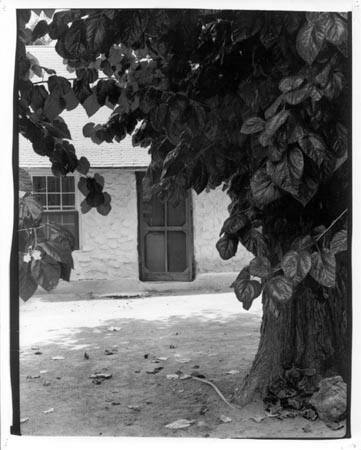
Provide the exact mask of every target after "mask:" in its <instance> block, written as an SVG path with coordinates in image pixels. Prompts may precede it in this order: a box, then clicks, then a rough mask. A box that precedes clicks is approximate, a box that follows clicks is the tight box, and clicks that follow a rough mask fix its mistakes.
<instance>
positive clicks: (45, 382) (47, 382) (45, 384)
mask: <svg viewBox="0 0 361 450" xmlns="http://www.w3.org/2000/svg"><path fill="white" fill-rule="evenodd" d="M50 385H51V383H50V381H45V380H44V382H43V386H50Z"/></svg>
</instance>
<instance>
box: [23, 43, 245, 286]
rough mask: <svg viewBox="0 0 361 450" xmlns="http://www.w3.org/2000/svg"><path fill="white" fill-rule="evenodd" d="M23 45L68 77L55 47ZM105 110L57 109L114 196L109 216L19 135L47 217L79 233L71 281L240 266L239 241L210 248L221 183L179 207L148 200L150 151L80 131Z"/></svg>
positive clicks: (218, 222)
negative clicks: (228, 249) (223, 254)
mask: <svg viewBox="0 0 361 450" xmlns="http://www.w3.org/2000/svg"><path fill="white" fill-rule="evenodd" d="M28 51H29V52H30V53H31V54H33V55H34V56H35V57H37V58H38V59H39V61H40V64H41V65H42V66H45V67H47V66H48V67H51V68H54V69H55V70H56V71H57V75H61V76H65V77H67V78H70V77H71V76H72V74H71V73H69V72H68V71H67V70H66V68H65V66H64V65H63V64H62V61H61V59H60V57H59V56H58V55H57V54H56V53H55V50H54V48H52V47H44V46H33V47H31V48H29V49H28ZM110 112H111V110H110V109H109V108H107V107H106V106H104V107H103V108H101V109H100V110H99V111H98V112H97V113H96V114H95V115H94V116H92V117H91V119H88V117H87V116H86V113H85V111H84V110H83V108H82V107H78V108H76V109H75V110H72V111H64V113H63V114H62V117H63V118H64V120H65V121H66V123H67V124H68V126H69V130H70V133H71V135H72V143H73V145H74V146H75V148H76V152H77V155H78V157H80V156H86V157H87V158H88V160H89V162H90V164H91V171H90V173H96V172H98V173H99V174H101V175H102V176H103V177H104V179H105V186H104V191H106V192H108V193H109V194H110V195H111V198H112V200H111V204H112V210H111V212H110V214H109V215H108V216H102V215H100V214H99V213H97V212H96V211H95V210H91V211H90V212H88V213H87V214H82V213H81V212H80V207H79V205H80V203H81V201H82V199H83V196H82V194H81V193H80V192H79V191H78V189H77V180H78V178H79V176H80V175H79V174H78V173H74V174H73V175H71V174H70V175H68V176H67V177H64V178H56V177H54V176H53V175H52V173H51V170H50V164H49V162H48V160H47V158H44V157H41V156H39V155H37V154H36V153H35V152H34V151H33V149H32V146H31V144H30V142H28V141H27V140H26V139H25V138H23V137H22V136H20V138H19V139H20V141H19V165H20V167H23V168H24V169H26V170H27V171H28V172H29V173H30V175H31V176H32V179H33V185H34V191H35V192H36V193H38V195H39V198H40V199H41V201H42V202H43V205H44V209H45V214H44V220H54V221H58V222H60V223H62V224H63V225H64V226H66V227H67V228H68V229H69V230H70V231H71V232H72V233H73V234H74V236H75V237H76V240H77V249H76V251H74V253H73V257H74V264H75V270H74V271H73V273H72V280H90V279H93V280H103V279H104V280H105V279H106V280H119V279H120V278H127V279H134V280H144V281H151V280H156V281H162V280H164V281H172V280H178V281H180V280H184V281H191V280H193V279H194V278H196V277H197V276H198V275H199V274H202V273H210V272H212V273H224V272H238V271H239V270H240V269H241V268H242V267H243V266H244V265H245V264H246V263H247V262H248V260H249V253H248V252H247V250H245V249H244V248H242V247H241V246H240V248H239V249H238V253H237V255H236V256H235V257H234V258H232V259H231V260H229V261H223V260H221V258H220V257H219V255H218V252H217V250H216V247H215V244H216V241H217V239H218V234H219V231H220V228H221V226H222V224H223V221H224V220H225V219H226V217H227V216H228V214H227V205H228V203H229V199H228V197H227V195H226V194H225V192H223V191H222V190H221V189H220V188H219V189H216V190H214V191H211V192H209V193H206V192H204V193H202V194H201V195H197V194H196V193H194V192H190V193H189V195H188V197H187V199H185V200H184V202H183V203H182V204H180V205H179V206H177V208H173V207H172V206H171V205H170V204H165V205H164V204H161V203H160V202H159V201H157V200H156V199H153V200H152V202H151V203H149V204H146V203H145V202H144V201H143V199H142V190H141V183H140V180H141V177H142V175H143V174H144V172H145V170H146V167H147V165H148V164H149V162H150V156H149V154H148V152H147V150H146V149H142V148H139V147H136V148H133V147H132V143H131V138H130V137H127V138H126V139H124V140H123V141H121V142H120V143H112V144H109V143H103V144H102V145H100V146H98V145H96V144H94V143H93V142H92V141H91V140H90V139H88V138H85V137H83V134H82V128H83V126H84V124H85V123H87V122H88V121H89V120H91V121H92V122H95V123H102V122H104V121H105V120H106V119H107V117H108V115H109V114H110Z"/></svg>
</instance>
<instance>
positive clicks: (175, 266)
mask: <svg viewBox="0 0 361 450" xmlns="http://www.w3.org/2000/svg"><path fill="white" fill-rule="evenodd" d="M167 244H168V247H167V253H168V272H184V270H186V268H187V247H186V235H185V233H183V231H168V236H167Z"/></svg>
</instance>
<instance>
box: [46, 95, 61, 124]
mask: <svg viewBox="0 0 361 450" xmlns="http://www.w3.org/2000/svg"><path fill="white" fill-rule="evenodd" d="M64 108H65V101H64V99H63V98H62V97H59V96H58V95H57V94H50V95H48V97H47V98H46V100H45V103H44V114H45V116H46V117H47V118H48V119H49V120H50V121H53V120H54V119H55V118H56V117H57V116H58V115H59V114H61V113H62V112H63V111H64Z"/></svg>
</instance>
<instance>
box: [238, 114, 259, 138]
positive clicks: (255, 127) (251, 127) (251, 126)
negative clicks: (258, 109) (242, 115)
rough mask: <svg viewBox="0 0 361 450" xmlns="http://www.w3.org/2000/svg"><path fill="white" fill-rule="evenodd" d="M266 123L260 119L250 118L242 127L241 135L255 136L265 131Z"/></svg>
mask: <svg viewBox="0 0 361 450" xmlns="http://www.w3.org/2000/svg"><path fill="white" fill-rule="evenodd" d="M264 127H265V121H264V120H263V119H261V118H260V117H250V118H249V119H247V120H246V121H245V122H243V124H242V127H241V133H243V134H254V133H258V132H260V131H262V130H264Z"/></svg>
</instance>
